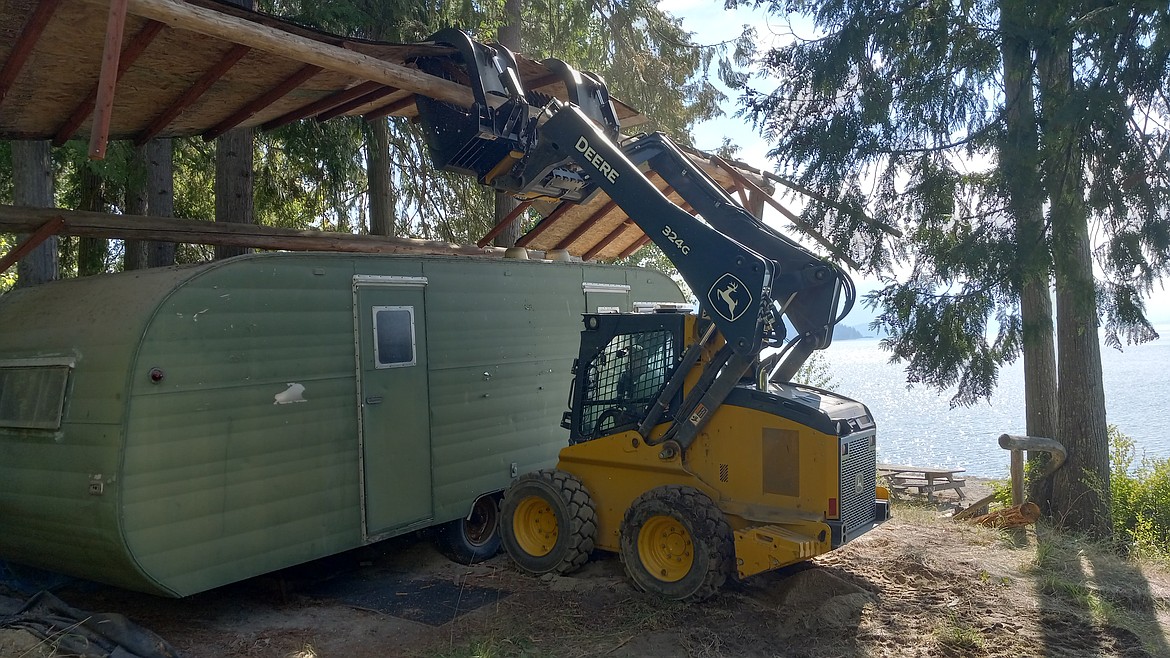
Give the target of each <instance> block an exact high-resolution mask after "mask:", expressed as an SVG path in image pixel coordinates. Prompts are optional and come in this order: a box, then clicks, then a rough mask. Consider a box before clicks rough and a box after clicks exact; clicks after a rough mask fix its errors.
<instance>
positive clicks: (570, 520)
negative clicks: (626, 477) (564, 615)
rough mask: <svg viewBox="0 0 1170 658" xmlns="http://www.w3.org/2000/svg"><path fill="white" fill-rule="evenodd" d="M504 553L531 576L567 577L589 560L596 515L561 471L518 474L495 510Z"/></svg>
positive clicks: (586, 496) (586, 497)
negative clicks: (501, 502) (497, 511)
mask: <svg viewBox="0 0 1170 658" xmlns="http://www.w3.org/2000/svg"><path fill="white" fill-rule="evenodd" d="M500 536H501V539H502V540H503V544H504V550H506V551H507V552H508V555H510V556H511V557H512V560H513V561H514V562H515V563H516V565H517V566H518V567H520V569H521V570H523V571H527V572H528V573H530V574H534V575H540V574H545V573H558V574H567V573H570V572H572V571H575V570H576V569H578V568H580V567H581V566H582V565H583V564H585V562H587V561H588V560H589V554H590V553H591V552H592V551H593V546H594V545H595V543H596V541H597V512H596V509H595V507H594V505H593V499H592V498H591V497H590V496H589V492H588V491H586V490H585V485H584V484H582V483H581V481H580V480H578V479H577V478H576V477H575V476H573V475H571V474H569V473H566V472H564V471H558V470H551V469H546V470H543V471H537V472H536V473H526V474H524V475H521V476H520V477H519V478H517V479H516V481H515V482H513V483H512V486H510V487H508V490H507V492H506V493H505V494H504V503H503V504H502V505H501V506H500Z"/></svg>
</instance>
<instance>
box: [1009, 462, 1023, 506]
mask: <svg viewBox="0 0 1170 658" xmlns="http://www.w3.org/2000/svg"><path fill="white" fill-rule="evenodd" d="M1011 474H1012V505H1023V504H1024V453H1023V451H1022V450H1012V465H1011Z"/></svg>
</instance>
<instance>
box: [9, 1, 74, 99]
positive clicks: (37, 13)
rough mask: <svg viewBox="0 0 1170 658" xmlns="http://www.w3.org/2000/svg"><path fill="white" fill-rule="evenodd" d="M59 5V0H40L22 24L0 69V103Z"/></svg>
mask: <svg viewBox="0 0 1170 658" xmlns="http://www.w3.org/2000/svg"><path fill="white" fill-rule="evenodd" d="M59 4H61V0H41V2H40V3H38V4H37V8H36V9H35V10H33V13H32V15H31V16H29V19H28V22H26V23H25V24H24V28H23V29H22V30H21V31H20V37H19V38H18V39H17V40H16V44H15V45H14V46H13V48H12V52H10V53H9V54H8V60H7V61H5V62H4V68H2V69H0V103H3V102H4V97H5V96H7V95H8V90H9V89H11V88H12V84H13V83H14V82H16V77H17V76H19V75H20V71H21V69H23V68H24V63H25V62H27V61H28V57H29V55H31V54H32V51H33V48H35V47H36V45H37V40H38V39H40V38H41V33H42V32H44V31H45V26H46V25H48V24H49V20H50V19H51V18H53V12H55V11H57V5H59Z"/></svg>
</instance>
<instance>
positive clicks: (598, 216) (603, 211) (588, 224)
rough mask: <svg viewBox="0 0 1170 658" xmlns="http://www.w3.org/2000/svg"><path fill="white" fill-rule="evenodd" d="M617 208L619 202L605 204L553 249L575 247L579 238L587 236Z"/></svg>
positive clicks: (612, 201) (610, 201) (611, 201)
mask: <svg viewBox="0 0 1170 658" xmlns="http://www.w3.org/2000/svg"><path fill="white" fill-rule="evenodd" d="M615 208H617V201H614V200H613V199H610V200H609V201H607V202H605V205H604V206H602V207H601V208H600V209H599V210H598V211H597V212H595V213H593V214H592V215H590V216H589V217H588V219H586V220H585V221H583V222H581V225H580V226H578V227H577V228H575V229H573V232H572V233H570V234H568V235H567V236H565V239H564V240H561V241H560V242H558V243H557V246H555V247H553V249H568V248H569V247H571V246H572V245H573V243H574V242H576V241H577V239H578V238H580V237H581V236H582V235H585V232H586V231H588V230H589V229H591V228H593V227H594V226H596V225H597V222H600V221H601V220H602V219H603V218H604V217H605V216H606V215H608V214H609V213H611V212H613V210H614V209H615Z"/></svg>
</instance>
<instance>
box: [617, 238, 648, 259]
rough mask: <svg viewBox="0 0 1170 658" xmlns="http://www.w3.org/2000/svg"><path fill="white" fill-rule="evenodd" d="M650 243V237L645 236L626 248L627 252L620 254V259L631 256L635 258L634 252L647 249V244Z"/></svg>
mask: <svg viewBox="0 0 1170 658" xmlns="http://www.w3.org/2000/svg"><path fill="white" fill-rule="evenodd" d="M648 242H650V236H649V235H645V234H643V235H642V237H640V238H638V239H637V240H634V244H632V245H630V246H628V247H626V249H625V251H623V252H622V253H620V254H618V258H629V257H630V256H633V255H634V252H636V251H638V250H639V249H641V248H642V247H645V246H646V243H648Z"/></svg>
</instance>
